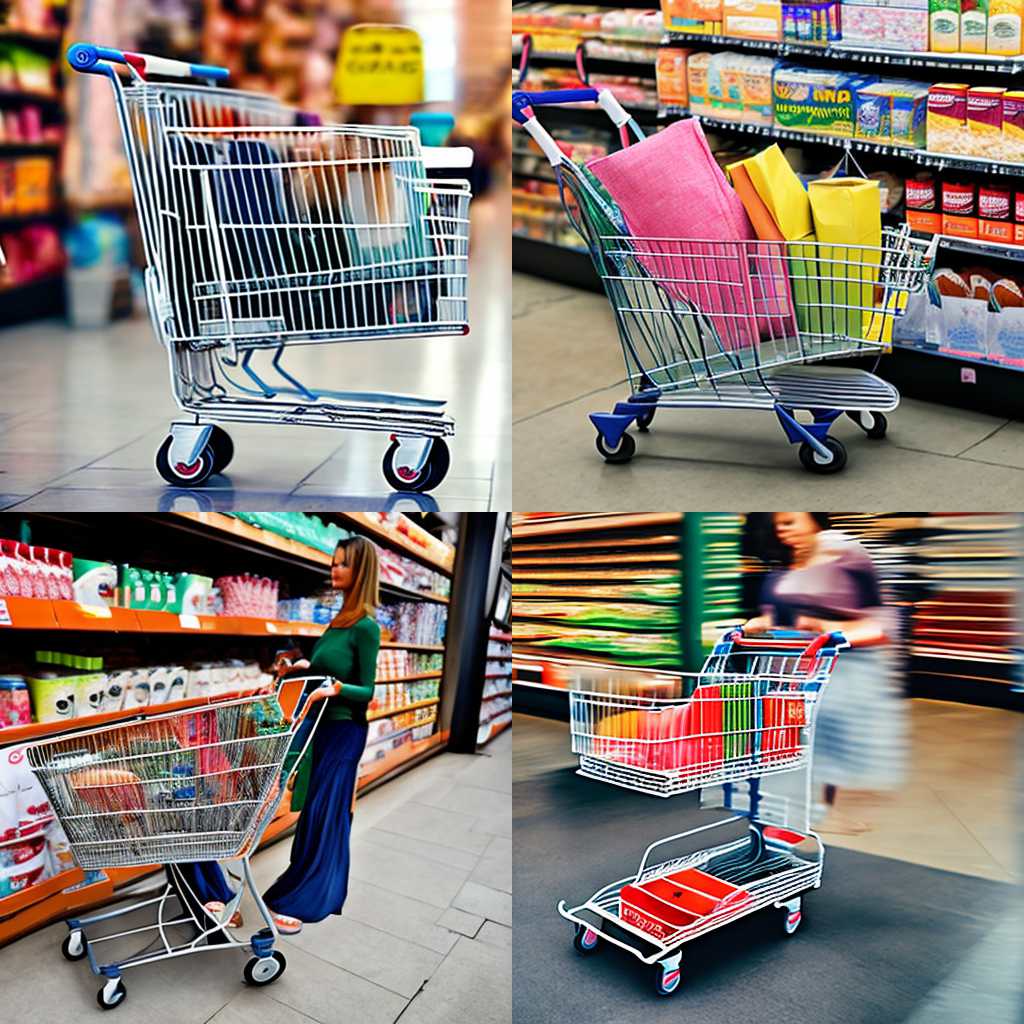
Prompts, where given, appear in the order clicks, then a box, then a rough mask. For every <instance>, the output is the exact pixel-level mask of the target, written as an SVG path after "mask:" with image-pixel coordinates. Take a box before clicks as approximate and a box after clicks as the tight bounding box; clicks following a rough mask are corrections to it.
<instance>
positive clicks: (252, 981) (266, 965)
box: [242, 949, 288, 985]
mask: <svg viewBox="0 0 1024 1024" xmlns="http://www.w3.org/2000/svg"><path fill="white" fill-rule="evenodd" d="M287 963H288V962H287V961H286V960H285V958H284V953H279V952H278V951H277V950H276V949H275V950H274V951H273V952H272V953H271V954H270V956H263V957H260V956H254V957H253V958H252V959H251V960H250V961H249V962H248V963H247V964H246V965H245V968H244V969H243V971H242V976H243V977H244V978H245V983H246V984H247V985H269V984H270V983H271V982H272V981H277V979H278V978H280V977H281V975H282V974H284V969H285V967H286V966H287Z"/></svg>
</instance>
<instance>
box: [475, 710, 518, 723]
mask: <svg viewBox="0 0 1024 1024" xmlns="http://www.w3.org/2000/svg"><path fill="white" fill-rule="evenodd" d="M506 716H507V717H508V718H509V719H511V718H512V709H511V708H503V709H502V710H501V711H496V712H495V713H494V714H493V715H491V716H490V718H485V719H484V720H483V721H482V722H481V723H480V725H481V726H484V725H489V724H490V723H491V722H493V721H495V720H496V719H499V718H504V717H506Z"/></svg>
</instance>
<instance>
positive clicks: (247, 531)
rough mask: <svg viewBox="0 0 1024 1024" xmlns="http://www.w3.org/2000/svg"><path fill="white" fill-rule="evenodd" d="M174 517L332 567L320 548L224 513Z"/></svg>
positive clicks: (185, 514)
mask: <svg viewBox="0 0 1024 1024" xmlns="http://www.w3.org/2000/svg"><path fill="white" fill-rule="evenodd" d="M171 514H172V515H175V516H181V517H182V518H184V519H191V520H192V521H193V522H196V523H202V524H203V525H204V526H209V527H210V528H211V529H214V530H218V531H220V532H221V533H230V534H233V535H234V536H235V537H241V538H243V539H244V540H250V541H253V542H254V543H256V544H260V545H262V546H263V547H265V548H270V549H271V550H274V551H281V552H283V553H285V554H288V555H295V556H296V557H298V558H304V559H305V560H306V561H307V562H312V563H313V564H315V565H324V566H327V565H330V564H331V556H330V555H329V554H327V553H326V552H325V551H321V550H320V549H319V548H311V547H310V546H309V545H308V544H303V543H301V542H300V541H297V540H291V539H290V538H289V537H282V536H280V535H279V534H276V533H271V532H270V531H269V530H262V529H260V527H258V526H253V525H251V524H250V523H246V522H243V521H242V520H241V519H236V518H235V517H234V516H229V515H225V514H224V513H223V512H172V513H171Z"/></svg>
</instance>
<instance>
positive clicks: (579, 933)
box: [572, 924, 601, 956]
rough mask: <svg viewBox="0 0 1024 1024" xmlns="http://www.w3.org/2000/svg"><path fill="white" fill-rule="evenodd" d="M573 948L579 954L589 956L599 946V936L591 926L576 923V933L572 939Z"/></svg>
mask: <svg viewBox="0 0 1024 1024" xmlns="http://www.w3.org/2000/svg"><path fill="white" fill-rule="evenodd" d="M572 945H573V949H575V950H576V952H577V953H579V955H580V956H591V955H592V954H594V953H596V952H597V951H598V950H599V949H600V948H601V936H600V934H599V933H598V932H597V931H595V930H594V929H593V928H585V927H584V926H583V925H581V924H578V925H576V934H575V935H574V936H573V939H572Z"/></svg>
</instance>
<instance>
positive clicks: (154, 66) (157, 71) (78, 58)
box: [67, 43, 230, 79]
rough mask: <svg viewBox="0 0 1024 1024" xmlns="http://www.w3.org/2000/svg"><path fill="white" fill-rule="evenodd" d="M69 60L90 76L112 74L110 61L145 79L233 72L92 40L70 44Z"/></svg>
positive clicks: (221, 76) (220, 75)
mask: <svg viewBox="0 0 1024 1024" xmlns="http://www.w3.org/2000/svg"><path fill="white" fill-rule="evenodd" d="M67 60H68V64H70V65H71V67H72V68H73V69H74V70H75V71H80V72H82V73H83V74H89V75H107V74H112V72H111V71H110V70H109V65H110V64H125V65H128V66H131V67H133V68H134V69H135V70H136V71H137V72H138V73H139V75H141V76H142V77H143V78H145V77H146V76H147V75H165V76H167V77H170V78H212V79H225V78H227V77H228V75H229V74H230V72H229V71H228V69H227V68H219V67H216V66H214V65H212V64H189V63H188V62H187V61H183V60H171V58H169V57H155V56H153V55H152V54H148V53H132V52H130V51H126V50H113V49H111V48H110V47H107V46H94V45H93V44H92V43H75V44H74V45H73V46H70V47H68V52H67Z"/></svg>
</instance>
